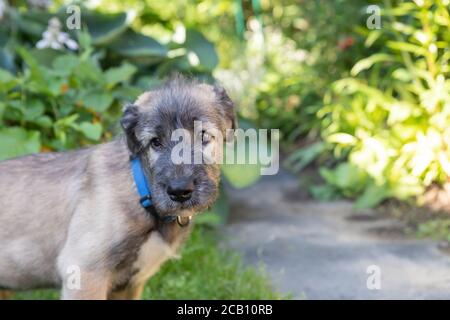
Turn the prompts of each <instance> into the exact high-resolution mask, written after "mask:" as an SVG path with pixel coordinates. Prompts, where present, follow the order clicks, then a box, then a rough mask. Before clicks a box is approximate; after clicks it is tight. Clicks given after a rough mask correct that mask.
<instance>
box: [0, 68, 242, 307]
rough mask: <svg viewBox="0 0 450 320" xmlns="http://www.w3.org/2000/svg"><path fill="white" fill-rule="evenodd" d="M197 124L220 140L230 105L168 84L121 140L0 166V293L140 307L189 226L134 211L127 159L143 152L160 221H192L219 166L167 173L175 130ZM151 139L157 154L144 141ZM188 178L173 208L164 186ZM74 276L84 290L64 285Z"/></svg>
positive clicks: (207, 90) (181, 83) (128, 111)
mask: <svg viewBox="0 0 450 320" xmlns="http://www.w3.org/2000/svg"><path fill="white" fill-rule="evenodd" d="M194 119H197V120H201V121H207V122H210V123H213V124H214V126H215V127H216V128H217V129H219V130H220V131H222V132H225V130H226V129H228V128H233V127H234V126H235V118H234V110H233V105H232V102H231V100H230V99H229V98H228V96H226V93H225V91H224V90H222V89H220V88H218V87H212V86H210V85H206V84H201V83H197V82H195V81H193V80H186V79H184V78H182V77H179V76H178V77H175V78H174V79H172V80H171V81H169V82H168V83H167V84H166V85H165V86H163V87H162V88H159V89H156V90H154V91H149V92H146V93H144V94H143V95H141V96H140V97H139V98H138V99H137V101H136V102H135V103H134V104H133V105H130V106H127V107H126V108H125V110H124V116H123V119H122V121H121V124H122V126H123V128H124V130H125V132H126V134H125V136H124V137H121V138H119V139H117V140H115V141H112V142H109V143H105V144H101V145H98V146H95V147H91V148H86V149H82V150H78V151H72V152H66V153H45V154H38V155H30V156H25V157H21V158H17V159H12V160H7V161H4V162H1V163H0V190H1V192H0V287H4V288H9V289H13V290H23V289H32V288H39V287H62V297H63V298H66V299H106V298H111V299H116V298H121V299H131V298H139V297H140V294H141V292H142V289H143V286H144V284H145V282H146V280H147V279H148V277H149V276H151V275H152V274H153V273H154V272H156V270H157V269H158V267H159V265H160V264H161V263H162V262H163V261H164V260H165V259H167V258H169V257H170V255H172V253H173V252H172V251H174V250H176V248H177V247H178V246H179V244H180V243H181V242H182V241H183V240H184V239H185V238H186V236H187V235H188V233H189V230H190V227H188V228H181V227H180V226H179V225H178V224H177V223H176V222H172V223H170V224H162V223H160V222H158V221H157V220H155V219H154V217H152V216H151V215H149V214H148V213H147V212H146V211H145V210H144V209H143V208H142V207H141V206H140V205H139V202H138V200H139V195H138V194H137V191H136V187H135V185H134V181H133V178H132V175H131V172H130V167H129V155H130V153H131V152H135V151H136V150H137V149H139V148H142V147H143V146H146V148H145V149H144V150H143V152H142V162H143V166H144V170H145V172H146V174H147V176H148V178H149V181H150V185H151V188H152V196H153V201H154V204H155V206H156V208H157V210H158V212H159V214H160V215H165V214H176V215H180V216H191V215H193V214H195V213H196V212H199V211H202V210H204V209H205V208H207V207H209V206H211V205H212V203H213V202H214V200H215V199H216V197H217V193H218V183H219V177H220V169H219V166H218V165H216V164H215V165H206V164H201V165H184V164H183V165H174V164H173V163H172V162H171V161H170V150H171V148H172V147H173V142H171V141H170V134H171V132H172V130H174V129H176V128H180V127H182V128H185V129H188V130H192V129H193V128H192V127H193V121H194ZM155 136H158V137H159V138H160V139H161V141H162V144H163V147H164V148H161V149H160V150H157V151H155V150H154V149H152V147H150V146H149V141H150V139H152V138H153V137H155ZM187 176H191V177H193V178H194V179H195V182H196V187H195V191H194V193H193V197H192V199H191V200H189V201H187V202H185V203H178V202H174V201H172V200H171V199H170V198H169V197H168V195H167V193H166V186H167V183H168V182H170V181H171V179H176V178H180V177H187ZM73 265H75V266H78V267H80V269H81V288H80V289H72V288H69V287H68V285H67V281H68V278H69V276H70V274H68V273H67V270H68V268H69V267H70V266H73Z"/></svg>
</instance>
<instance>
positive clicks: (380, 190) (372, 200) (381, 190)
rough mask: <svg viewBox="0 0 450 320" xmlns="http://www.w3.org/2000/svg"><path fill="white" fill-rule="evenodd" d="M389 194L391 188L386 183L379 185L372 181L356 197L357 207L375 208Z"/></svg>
mask: <svg viewBox="0 0 450 320" xmlns="http://www.w3.org/2000/svg"><path fill="white" fill-rule="evenodd" d="M389 196H390V193H389V189H388V187H387V186H386V185H381V186H379V185H376V184H374V183H370V184H369V185H368V186H367V187H366V188H365V189H364V192H363V193H362V195H361V196H359V197H358V198H357V199H356V202H355V207H356V208H359V209H363V208H373V207H374V206H376V205H378V204H380V203H381V202H382V201H383V200H385V199H386V198H388V197H389Z"/></svg>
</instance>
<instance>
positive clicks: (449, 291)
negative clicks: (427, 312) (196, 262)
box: [225, 172, 450, 299]
mask: <svg viewBox="0 0 450 320" xmlns="http://www.w3.org/2000/svg"><path fill="white" fill-rule="evenodd" d="M303 193H304V191H303ZM301 194H302V190H301V187H300V188H299V180H298V179H297V178H295V177H293V176H291V175H289V174H287V173H286V172H281V173H280V174H279V175H277V176H271V177H268V176H266V177H264V178H263V179H262V180H261V181H260V182H258V183H257V184H255V185H254V186H252V187H250V188H247V189H244V190H238V191H236V190H234V191H232V192H229V195H230V198H231V205H232V210H231V212H232V213H231V217H230V224H229V225H228V226H227V227H226V229H225V234H226V239H227V240H226V242H227V244H228V245H229V246H231V247H232V248H234V249H236V250H238V251H241V252H242V253H243V255H244V258H245V261H246V262H247V263H250V264H253V265H255V266H259V265H263V266H264V268H265V270H266V271H267V272H268V274H269V275H270V277H271V279H272V283H273V285H274V287H275V288H276V289H278V290H279V291H281V292H290V293H292V294H293V297H294V298H296V299H433V298H435V299H450V256H448V255H447V254H445V253H443V252H442V251H441V250H440V249H439V248H438V245H437V243H435V242H432V241H426V240H416V239H414V238H412V237H406V236H404V235H403V232H402V230H403V226H402V225H401V223H400V222H398V221H396V220H391V219H386V218H380V217H379V215H377V214H376V212H373V211H371V210H367V211H359V212H357V211H355V210H354V209H353V208H352V204H351V203H350V202H347V201H338V202H328V203H322V202H314V201H311V200H302V199H301V198H302V197H301ZM299 195H300V196H299ZM371 265H375V266H377V267H379V270H380V271H381V273H380V275H381V276H380V283H381V289H379V290H369V289H368V288H367V279H368V277H369V276H370V274H368V273H367V268H368V267H369V266H371Z"/></svg>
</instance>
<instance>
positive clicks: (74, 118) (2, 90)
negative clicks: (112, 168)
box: [0, 1, 217, 160]
mask: <svg viewBox="0 0 450 320" xmlns="http://www.w3.org/2000/svg"><path fill="white" fill-rule="evenodd" d="M80 14H81V17H82V19H81V27H82V31H80V30H74V31H71V30H65V31H67V34H68V35H69V36H70V37H71V38H72V39H76V42H77V43H78V46H79V48H78V50H74V51H71V50H68V49H66V48H64V47H62V48H59V49H60V50H56V49H53V48H51V44H49V45H48V46H50V47H48V48H42V49H38V48H36V44H37V43H39V41H40V40H41V38H42V35H43V33H44V32H45V31H46V30H47V32H48V31H49V28H48V24H49V21H50V19H51V18H54V17H57V18H59V21H66V19H67V17H68V16H70V14H67V13H66V7H60V8H59V9H58V8H54V9H53V10H52V9H50V10H46V9H44V8H35V7H31V8H28V7H27V6H26V2H24V1H16V2H15V4H14V6H8V7H6V9H5V10H4V12H3V15H2V24H1V25H0V67H1V68H0V95H1V102H0V138H1V140H2V145H1V147H0V160H1V159H6V158H11V157H15V156H19V155H22V154H27V153H32V152H38V151H51V150H58V151H59V150H67V149H72V148H75V147H78V146H83V145H88V144H92V143H93V142H97V141H103V140H106V139H110V138H111V136H112V135H113V134H114V133H115V132H116V131H115V129H116V128H115V126H114V125H115V123H116V122H117V119H118V117H119V116H120V112H121V105H122V104H123V103H125V102H127V101H133V100H134V99H135V98H136V97H137V95H138V94H139V93H141V92H142V91H143V90H146V89H149V88H151V87H152V86H154V85H156V84H159V83H160V82H161V81H162V79H163V78H164V77H165V76H167V75H168V74H170V73H171V72H174V71H178V72H184V73H189V74H195V75H197V76H198V77H202V76H203V77H206V78H211V76H210V74H211V71H212V69H214V68H215V67H216V65H217V56H216V53H215V48H214V46H213V44H212V43H211V42H209V41H208V40H207V39H206V38H205V37H204V36H203V35H202V34H201V33H200V32H199V31H197V30H195V29H189V30H187V31H186V35H185V38H184V39H183V41H180V43H174V42H168V43H165V44H162V43H160V42H158V41H157V40H155V39H154V38H152V37H149V36H146V35H143V34H141V33H138V32H135V31H134V30H133V29H132V28H131V27H130V23H131V20H132V19H131V18H130V15H131V14H127V13H123V12H122V13H101V12H100V11H96V10H90V9H87V8H85V7H81V12H80ZM149 23H150V22H149ZM154 23H155V24H157V23H159V20H156V21H155V22H154ZM64 29H67V28H66V26H64ZM56 31H58V30H56ZM58 32H60V33H59V36H61V34H62V32H64V31H63V30H59V31H58ZM173 52H175V53H173ZM188 56H189V57H190V58H188Z"/></svg>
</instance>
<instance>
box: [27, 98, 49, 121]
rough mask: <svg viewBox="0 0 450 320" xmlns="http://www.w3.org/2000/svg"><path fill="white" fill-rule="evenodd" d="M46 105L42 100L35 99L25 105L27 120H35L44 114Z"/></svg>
mask: <svg viewBox="0 0 450 320" xmlns="http://www.w3.org/2000/svg"><path fill="white" fill-rule="evenodd" d="M44 110H45V106H44V104H43V103H42V101H40V100H37V99H33V100H30V101H28V103H26V104H25V105H24V114H25V120H27V121H34V120H36V119H37V118H38V117H40V116H41V115H43V114H44Z"/></svg>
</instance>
